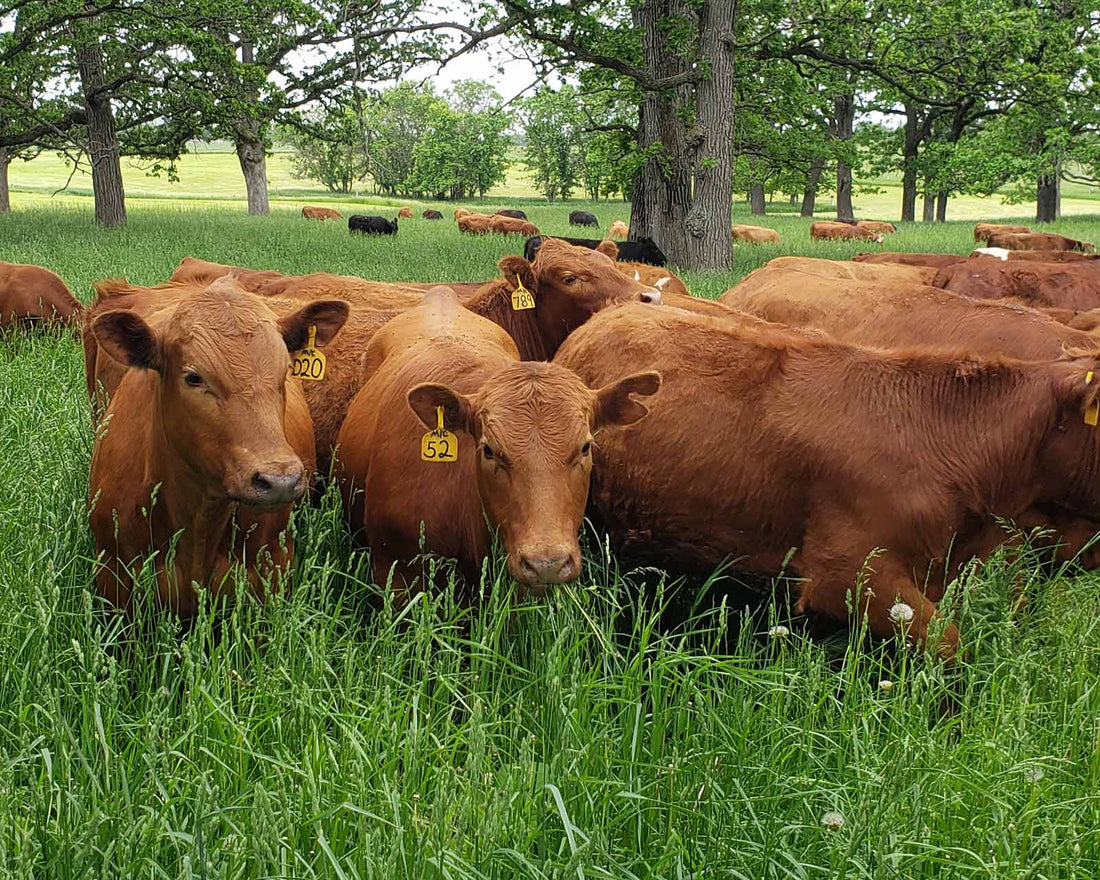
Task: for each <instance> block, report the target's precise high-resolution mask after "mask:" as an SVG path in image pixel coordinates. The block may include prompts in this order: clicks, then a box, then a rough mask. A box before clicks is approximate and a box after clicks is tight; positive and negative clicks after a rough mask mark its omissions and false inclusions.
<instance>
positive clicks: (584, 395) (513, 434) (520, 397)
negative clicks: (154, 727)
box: [475, 362, 595, 446]
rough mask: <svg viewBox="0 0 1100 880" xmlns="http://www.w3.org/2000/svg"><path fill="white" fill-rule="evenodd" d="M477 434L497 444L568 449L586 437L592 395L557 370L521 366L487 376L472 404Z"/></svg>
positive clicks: (532, 364)
mask: <svg viewBox="0 0 1100 880" xmlns="http://www.w3.org/2000/svg"><path fill="white" fill-rule="evenodd" d="M475 408H476V410H477V413H478V416H479V418H480V419H481V423H482V429H483V430H484V432H485V433H486V434H488V435H491V436H493V437H494V438H497V439H498V440H504V439H506V438H508V439H523V438H528V437H530V438H531V439H532V442H535V440H536V438H537V440H538V442H539V443H540V445H547V444H549V445H551V446H556V445H558V444H569V445H572V444H573V443H574V442H575V441H576V439H577V438H578V437H580V436H582V435H585V434H587V432H588V429H589V424H590V422H591V418H592V412H593V409H594V408H595V394H594V393H593V392H592V391H591V390H590V389H589V388H588V386H587V385H585V384H584V382H582V381H581V379H580V377H578V376H577V375H576V374H575V373H572V372H570V371H569V370H566V369H565V368H563V367H560V366H558V365H557V364H549V363H535V362H528V363H521V364H516V365H514V366H511V367H508V368H506V369H505V370H502V371H501V372H499V373H496V374H495V375H493V376H491V377H490V378H489V379H488V380H486V382H485V383H484V384H483V385H482V387H481V390H480V391H479V392H478V394H477V396H476V399H475Z"/></svg>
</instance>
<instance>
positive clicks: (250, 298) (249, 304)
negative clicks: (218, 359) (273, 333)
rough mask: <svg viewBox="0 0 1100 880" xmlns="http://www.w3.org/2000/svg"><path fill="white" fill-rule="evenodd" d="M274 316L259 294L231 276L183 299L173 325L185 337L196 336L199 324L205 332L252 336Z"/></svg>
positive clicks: (235, 337)
mask: <svg viewBox="0 0 1100 880" xmlns="http://www.w3.org/2000/svg"><path fill="white" fill-rule="evenodd" d="M226 282H227V283H226ZM274 319H275V315H274V314H273V313H272V312H271V310H270V309H268V308H267V306H266V305H265V304H264V303H263V302H262V301H260V300H259V299H258V298H257V297H256V296H254V295H252V294H250V293H246V292H245V291H243V290H242V289H241V288H240V287H238V286H237V284H236V282H234V281H232V280H231V279H229V278H219V279H218V280H217V281H215V282H214V283H213V284H211V285H210V286H209V287H208V288H206V289H205V290H203V291H201V292H200V293H197V294H195V295H194V296H192V297H188V298H187V299H186V300H184V301H183V302H182V303H180V305H179V307H178V308H177V309H176V314H175V317H174V318H173V319H172V321H171V322H170V323H169V327H170V328H171V331H172V334H173V335H175V336H177V337H178V338H179V339H181V340H183V339H187V338H190V337H192V336H193V335H194V334H195V330H196V329H198V328H201V329H202V332H203V335H207V334H214V335H217V336H220V337H222V338H225V339H242V338H248V337H251V336H252V335H253V334H254V333H255V332H256V329H257V328H258V327H259V326H260V325H261V324H265V323H272V322H274Z"/></svg>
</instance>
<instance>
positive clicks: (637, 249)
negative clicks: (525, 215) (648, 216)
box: [523, 235, 668, 266]
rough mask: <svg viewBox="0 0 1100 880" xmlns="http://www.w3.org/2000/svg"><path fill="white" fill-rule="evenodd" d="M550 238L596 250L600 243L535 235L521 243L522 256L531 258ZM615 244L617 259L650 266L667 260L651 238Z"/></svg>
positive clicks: (593, 239) (598, 241) (593, 240)
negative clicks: (616, 245) (616, 246)
mask: <svg viewBox="0 0 1100 880" xmlns="http://www.w3.org/2000/svg"><path fill="white" fill-rule="evenodd" d="M551 238H556V239H557V240H558V241H565V242H568V243H569V244H572V245H576V246H577V247H586V248H590V249H591V250H596V248H598V247H599V246H600V244H601V243H602V242H601V240H600V239H598V238H569V237H567V236H564V235H554V236H549V235H536V236H534V237H533V238H529V239H527V241H525V242H524V243H523V256H524V257H525V258H526V259H528V260H533V259H534V258H535V254H536V253H537V252H538V249H539V248H540V247H541V246H542V243H543V242H544V241H548V240H549V239H551ZM604 240H606V239H604ZM617 244H618V253H619V256H618V259H620V260H624V261H626V262H629V263H648V264H649V265H650V266H663V265H664V264H665V263H667V262H668V260H667V259H666V258H665V255H664V254H663V253H662V252H661V249H660V248H659V247H657V245H656V244H655V243H654V241H653V239H652V238H639V239H638V240H637V241H620V242H617Z"/></svg>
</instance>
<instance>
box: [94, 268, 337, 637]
mask: <svg viewBox="0 0 1100 880" xmlns="http://www.w3.org/2000/svg"><path fill="white" fill-rule="evenodd" d="M347 314H348V306H347V304H346V303H343V302H338V301H328V302H316V303H310V304H309V305H308V306H306V307H305V308H303V309H301V310H299V311H297V312H294V313H292V314H289V315H287V316H285V317H283V318H276V317H275V315H274V314H273V313H272V312H271V311H270V309H268V307H267V305H266V304H265V303H264V301H263V300H261V299H260V298H258V297H256V296H253V295H252V294H249V293H246V292H244V291H242V290H241V289H240V288H239V287H238V286H237V285H236V284H235V283H234V282H233V281H232V280H230V279H225V280H221V281H217V282H215V283H214V284H212V285H210V287H208V288H206V289H205V290H195V291H192V293H191V295H190V296H188V297H185V298H181V299H180V301H179V302H177V303H176V305H175V307H174V308H173V309H172V310H171V315H170V316H169V317H168V318H167V319H165V320H163V321H161V322H159V323H158V324H157V325H156V326H155V327H154V326H150V324H149V323H147V322H146V321H145V320H144V319H143V318H142V317H141V316H140V315H138V314H136V313H134V312H132V311H128V310H125V309H106V310H98V309H97V310H95V311H94V312H93V313H92V314H91V315H90V318H89V325H90V326H91V332H93V333H94V334H95V336H96V339H97V341H98V344H99V347H100V348H101V349H102V350H103V351H104V352H106V353H108V354H109V355H110V356H111V357H113V358H115V359H116V360H118V361H119V362H120V363H124V364H126V365H127V366H128V367H130V369H129V370H128V371H127V372H126V374H125V376H124V377H123V378H122V381H121V383H120V384H119V386H118V389H117V390H116V392H115V394H114V396H113V397H112V399H111V404H110V407H109V408H108V410H107V413H106V416H105V418H104V422H103V427H102V428H101V429H100V431H99V432H98V433H97V436H96V440H95V445H94V447H93V449H92V465H91V476H90V489H89V504H90V506H91V508H92V510H91V516H90V519H91V527H92V532H93V534H94V536H95V541H96V550H97V553H98V554H99V555H100V559H101V567H100V569H99V571H98V572H97V574H96V581H97V583H98V585H99V590H100V592H101V593H102V594H103V595H104V596H105V597H106V598H108V599H109V600H110V601H112V602H113V603H114V604H116V605H118V606H119V607H121V608H124V609H127V608H129V607H130V603H131V598H132V591H133V588H134V577H135V575H134V572H136V571H139V570H140V569H141V567H142V560H143V558H144V557H145V556H146V555H147V554H148V553H149V552H150V551H153V552H155V553H156V554H157V556H156V559H155V567H156V580H157V598H158V599H159V600H160V602H161V603H162V604H165V605H167V606H169V607H170V608H172V609H173V610H174V611H175V612H176V613H177V614H179V615H180V616H181V617H182V618H184V619H187V618H190V617H192V616H193V615H194V614H195V612H196V611H197V608H198V595H197V593H196V591H195V588H194V585H195V584H196V583H197V584H200V585H202V586H205V587H208V588H209V589H210V590H211V592H212V594H213V595H214V596H215V597H217V596H220V595H223V594H225V593H227V592H230V591H232V589H233V586H234V581H233V577H232V571H233V569H234V567H235V565H236V564H237V563H240V562H245V563H246V564H247V566H248V577H249V581H250V583H251V588H252V590H253V592H254V593H255V594H256V595H257V596H258V597H260V598H262V597H263V595H264V590H265V588H266V585H265V577H264V575H265V574H272V573H274V572H277V571H281V570H285V569H286V568H287V567H288V566H289V565H290V564H291V562H292V559H293V552H294V551H293V542H292V540H291V538H290V537H289V536H287V535H285V534H284V532H285V529H286V526H287V522H288V518H289V515H290V509H291V507H292V506H293V504H294V502H296V501H297V500H298V499H299V498H301V496H302V494H303V493H304V492H305V489H306V486H307V483H308V480H309V475H310V473H311V472H312V469H313V466H314V448H313V432H312V431H311V429H310V419H309V411H308V409H307V407H306V402H305V399H304V397H303V396H302V392H301V388H300V386H299V385H298V383H297V381H296V380H293V379H289V378H288V372H289V368H290V355H289V352H290V351H294V350H297V349H300V348H302V347H303V346H304V345H305V344H306V341H307V334H308V333H309V332H310V329H311V328H315V330H316V341H317V343H318V344H324V343H326V342H327V341H328V340H330V339H331V338H332V337H333V335H334V334H336V333H337V332H338V331H339V329H340V327H341V325H342V324H343V322H344V319H345V318H346V317H347Z"/></svg>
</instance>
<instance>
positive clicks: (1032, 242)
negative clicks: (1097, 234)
mask: <svg viewBox="0 0 1100 880" xmlns="http://www.w3.org/2000/svg"><path fill="white" fill-rule="evenodd" d="M986 241H987V242H988V244H989V246H990V247H991V248H1004V249H1005V250H1009V251H1081V252H1082V253H1088V252H1091V251H1094V250H1096V245H1094V244H1092V243H1091V242H1088V241H1078V240H1077V239H1075V238H1066V236H1064V235H1058V234H1057V233H1054V232H1004V233H994V234H992V235H990V236H989V237H988V238H987V239H986Z"/></svg>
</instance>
